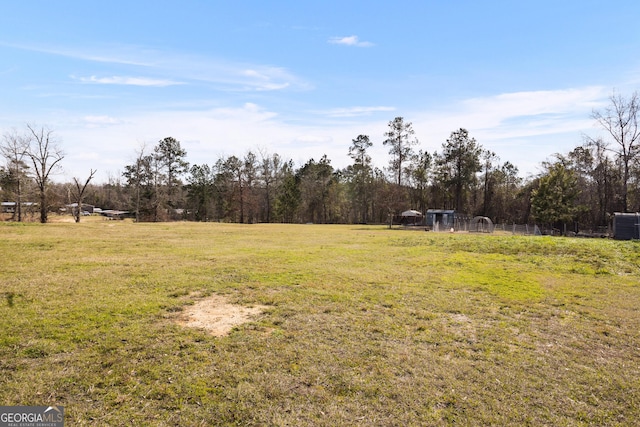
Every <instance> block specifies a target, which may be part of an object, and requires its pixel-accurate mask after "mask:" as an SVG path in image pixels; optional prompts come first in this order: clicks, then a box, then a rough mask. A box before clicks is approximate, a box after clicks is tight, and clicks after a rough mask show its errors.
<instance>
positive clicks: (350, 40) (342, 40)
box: [329, 36, 374, 47]
mask: <svg viewBox="0 0 640 427" xmlns="http://www.w3.org/2000/svg"><path fill="white" fill-rule="evenodd" d="M329 43H331V44H342V45H345V46H356V47H371V46H373V45H374V44H373V43H371V42H366V41H360V39H359V38H358V36H346V37H331V38H330V39H329Z"/></svg>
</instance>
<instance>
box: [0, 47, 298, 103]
mask: <svg viewBox="0 0 640 427" xmlns="http://www.w3.org/2000/svg"><path fill="white" fill-rule="evenodd" d="M0 46H7V47H11V48H15V49H22V50H28V51H32V52H39V53H43V54H47V55H57V56H64V57H68V58H73V59H77V60H82V61H89V62H95V63H99V64H102V65H103V66H104V67H109V66H111V65H113V66H117V67H119V68H118V69H119V71H118V73H121V72H122V71H120V70H122V69H125V70H128V71H126V72H127V73H128V74H129V76H123V75H112V76H104V77H102V76H99V75H91V76H89V77H74V76H72V78H75V79H77V80H79V81H82V82H84V83H94V84H113V85H134V86H155V87H164V86H174V85H180V84H186V82H189V83H191V82H200V83H205V84H211V85H214V86H215V88H216V89H218V90H221V91H275V90H283V89H294V90H308V89H310V88H311V85H310V84H309V83H308V82H306V81H304V80H303V79H302V78H300V77H298V76H296V75H295V74H293V73H292V72H290V71H289V70H287V69H285V68H283V67H277V66H273V65H265V64H256V63H253V64H251V63H241V62H234V61H229V60H225V59H221V58H216V57H209V56H203V55H185V54H182V53H177V52H172V51H164V50H158V49H152V48H147V47H142V46H136V45H105V46H98V47H96V46H92V47H91V49H89V48H83V47H73V48H70V47H64V46H62V47H60V46H32V45H16V44H6V43H4V44H3V43H2V42H0ZM123 67H124V68H123ZM106 69H108V68H106ZM150 71H152V72H153V74H154V75H155V76H160V77H155V78H149V77H135V75H136V74H147V73H149V72H150ZM102 74H106V72H105V73H102Z"/></svg>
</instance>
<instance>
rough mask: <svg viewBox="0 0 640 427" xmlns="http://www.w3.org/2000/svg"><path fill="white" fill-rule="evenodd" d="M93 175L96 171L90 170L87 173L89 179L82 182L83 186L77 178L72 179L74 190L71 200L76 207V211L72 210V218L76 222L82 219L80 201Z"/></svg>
mask: <svg viewBox="0 0 640 427" xmlns="http://www.w3.org/2000/svg"><path fill="white" fill-rule="evenodd" d="M95 174H96V171H95V170H93V169H91V171H90V172H89V177H88V178H87V180H86V181H85V182H84V184H82V183H81V181H80V180H79V179H78V178H76V177H74V178H73V183H74V184H75V188H74V189H73V198H74V201H75V203H76V205H77V209H74V210H73V218H74V219H75V220H76V222H80V218H81V217H82V213H83V210H82V199H83V198H84V193H85V191H86V189H87V186H88V185H89V182H91V180H92V179H93V177H94V176H95Z"/></svg>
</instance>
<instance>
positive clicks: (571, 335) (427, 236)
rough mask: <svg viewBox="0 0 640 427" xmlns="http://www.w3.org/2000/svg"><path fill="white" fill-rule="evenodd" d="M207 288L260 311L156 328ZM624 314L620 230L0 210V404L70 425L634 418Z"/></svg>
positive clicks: (638, 295)
mask: <svg viewBox="0 0 640 427" xmlns="http://www.w3.org/2000/svg"><path fill="white" fill-rule="evenodd" d="M83 221H84V219H83ZM213 294H216V295H222V296H225V297H226V298H227V299H228V301H230V302H232V303H235V304H240V305H243V306H246V307H251V306H257V305H261V306H267V309H266V310H265V311H264V312H263V313H262V314H260V315H258V316H257V317H255V318H253V320H252V321H251V322H249V323H245V324H243V325H241V326H237V327H236V328H235V329H234V330H232V332H231V333H230V334H229V335H228V336H224V337H214V336H212V335H210V334H209V333H207V331H204V330H199V329H192V328H185V327H183V326H180V325H179V324H177V323H176V322H175V320H176V319H177V318H178V317H179V316H180V315H181V313H182V312H183V310H184V309H185V308H186V307H187V306H189V305H193V304H195V303H197V302H198V301H200V300H201V299H203V298H205V297H207V296H210V295H213ZM639 309H640V243H638V242H619V241H612V240H586V239H569V238H550V237H522V236H510V235H477V234H476V235H474V234H466V233H460V234H457V233H456V234H450V233H443V234H435V233H430V232H424V231H404V230H390V229H388V228H386V227H383V226H380V227H378V226H346V225H340V226H333V225H284V224H282V225H276V224H259V225H237V224H236V225H234V224H214V223H207V224H199V223H162V224H134V223H132V222H129V221H106V220H101V219H95V218H91V219H90V220H89V221H85V222H82V223H80V224H73V223H51V224H46V225H40V224H27V225H22V224H9V223H6V224H0V404H2V405H62V406H64V409H65V416H66V420H65V421H66V424H65V425H69V426H82V425H87V426H88V425H92V426H93V425H114V426H119V425H145V426H148V425H158V426H161V425H167V426H172V425H185V426H187V425H188V426H197V425H203V426H209V425H261V426H262V425H265V426H271V425H273V426H284V425H288V426H341V425H344V426H353V425H362V426H372V425H375V426H409V425H415V426H423V425H424V426H443V425H463V426H465V425H469V426H478V425H496V426H508V425H512V426H522V425H530V426H542V425H547V426H580V425H584V426H591V425H594V426H615V425H620V426H623V425H637V422H638V420H640V312H639Z"/></svg>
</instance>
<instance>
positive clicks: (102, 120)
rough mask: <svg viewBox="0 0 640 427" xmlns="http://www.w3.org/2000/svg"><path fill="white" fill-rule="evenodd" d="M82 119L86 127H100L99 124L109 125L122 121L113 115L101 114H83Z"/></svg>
mask: <svg viewBox="0 0 640 427" xmlns="http://www.w3.org/2000/svg"><path fill="white" fill-rule="evenodd" d="M82 120H83V121H84V122H85V123H86V124H87V126H88V127H100V126H111V125H117V124H120V123H121V122H122V121H121V120H120V119H117V118H115V117H111V116H107V115H102V116H85V117H83V118H82Z"/></svg>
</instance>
